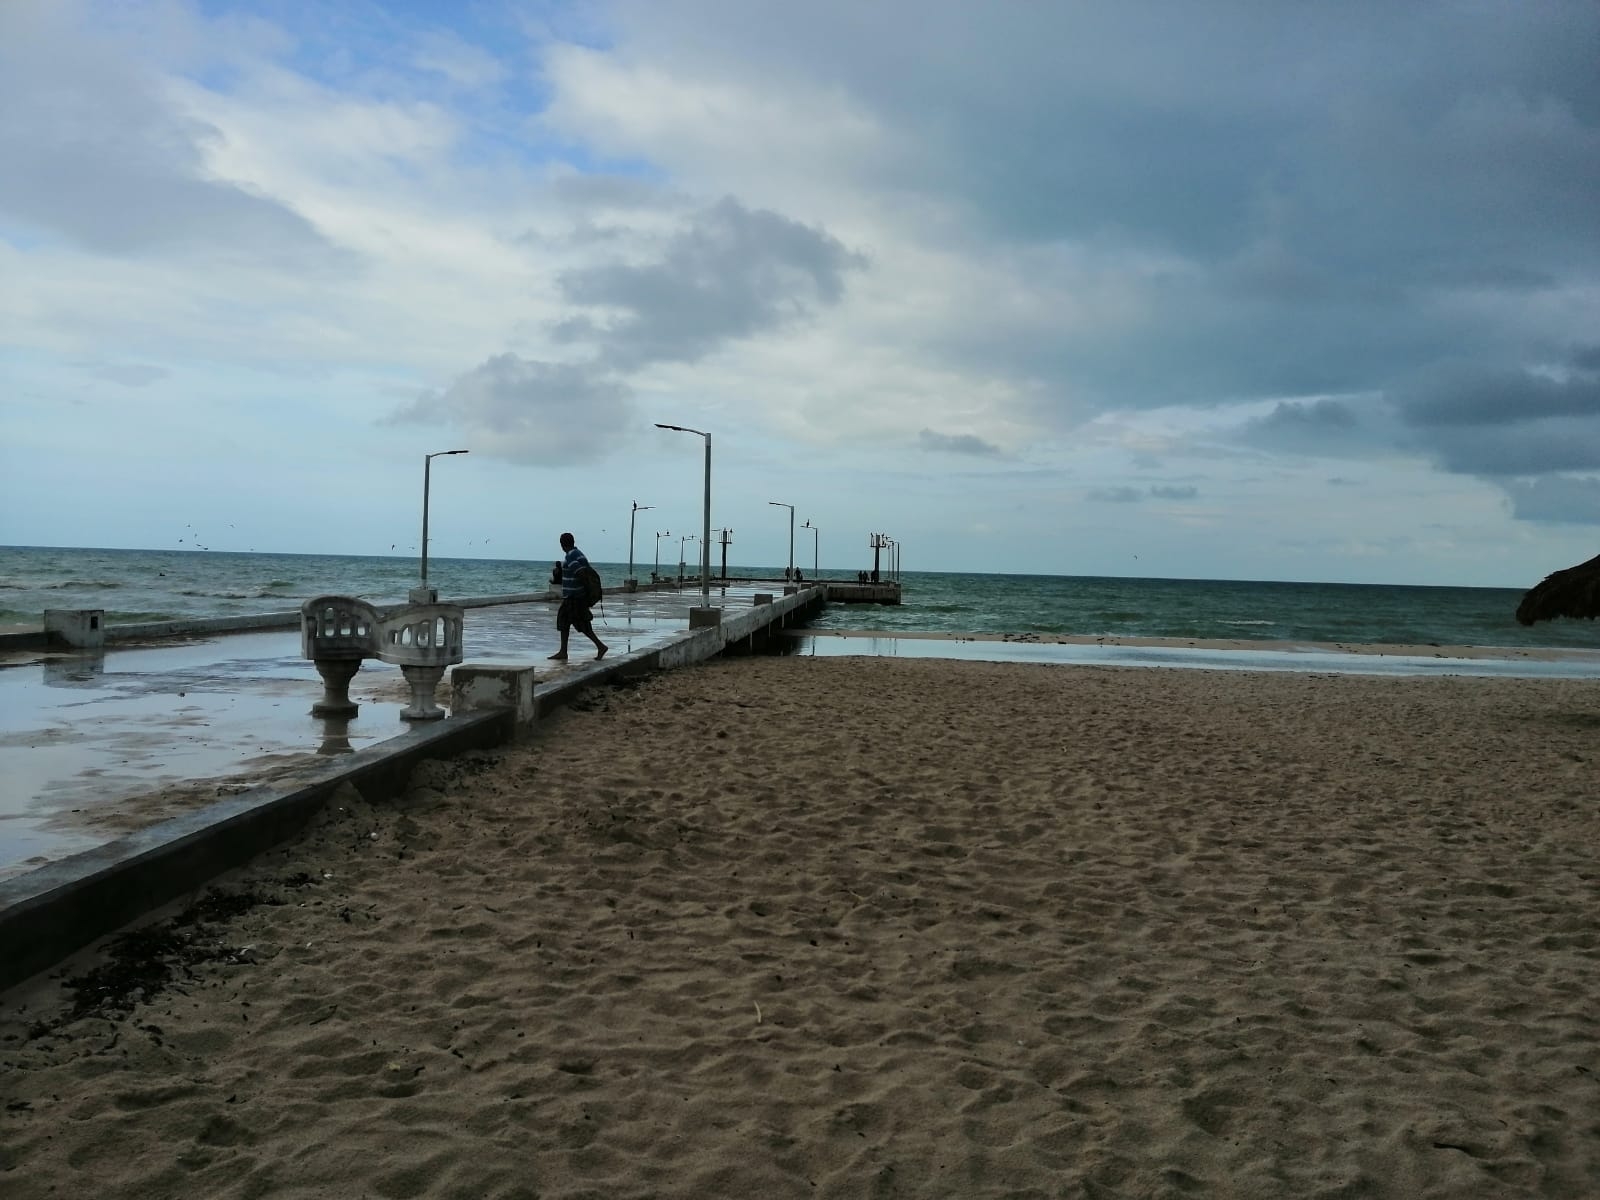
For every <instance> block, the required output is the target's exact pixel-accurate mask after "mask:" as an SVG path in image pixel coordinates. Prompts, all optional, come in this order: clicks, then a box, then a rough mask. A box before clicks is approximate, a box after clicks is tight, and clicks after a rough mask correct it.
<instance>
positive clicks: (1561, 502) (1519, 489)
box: [1506, 476, 1600, 525]
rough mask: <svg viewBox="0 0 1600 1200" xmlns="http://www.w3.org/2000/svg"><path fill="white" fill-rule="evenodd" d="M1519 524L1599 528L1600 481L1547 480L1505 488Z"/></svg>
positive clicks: (1592, 479)
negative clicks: (1530, 523) (1532, 522)
mask: <svg viewBox="0 0 1600 1200" xmlns="http://www.w3.org/2000/svg"><path fill="white" fill-rule="evenodd" d="M1506 493H1507V494H1508V495H1509V496H1510V498H1511V504H1512V508H1513V510H1514V513H1515V515H1516V517H1517V519H1518V520H1520V521H1538V522H1541V523H1547V524H1562V523H1566V524H1575V525H1600V479H1595V478H1587V477H1581V476H1580V477H1572V476H1550V477H1546V478H1542V479H1529V480H1516V481H1513V482H1511V483H1508V484H1507V485H1506Z"/></svg>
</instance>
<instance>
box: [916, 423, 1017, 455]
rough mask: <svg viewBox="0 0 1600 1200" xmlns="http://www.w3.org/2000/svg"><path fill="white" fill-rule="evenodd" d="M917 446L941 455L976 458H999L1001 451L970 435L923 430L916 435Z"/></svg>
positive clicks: (997, 447)
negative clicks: (963, 455) (964, 455)
mask: <svg viewBox="0 0 1600 1200" xmlns="http://www.w3.org/2000/svg"><path fill="white" fill-rule="evenodd" d="M917 445H918V446H920V447H921V448H922V449H924V450H930V451H935V452H937V453H941V454H968V455H972V456H973V457H976V458H999V457H1001V456H1002V453H1003V452H1002V451H1001V449H1000V447H999V446H996V445H995V444H994V443H992V442H986V441H984V440H983V439H982V438H981V437H978V436H976V435H975V434H970V433H958V434H949V433H937V432H935V431H934V430H932V429H924V430H922V431H921V432H920V433H918V434H917Z"/></svg>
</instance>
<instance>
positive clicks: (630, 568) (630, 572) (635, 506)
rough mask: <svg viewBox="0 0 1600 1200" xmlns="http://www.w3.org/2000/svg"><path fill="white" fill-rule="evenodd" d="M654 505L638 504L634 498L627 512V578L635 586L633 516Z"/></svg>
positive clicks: (647, 510)
mask: <svg viewBox="0 0 1600 1200" xmlns="http://www.w3.org/2000/svg"><path fill="white" fill-rule="evenodd" d="M654 507H655V505H654V504H640V503H639V502H638V501H637V500H635V501H634V502H633V511H632V512H630V513H629V514H628V578H629V579H630V580H633V586H635V587H637V586H638V583H639V581H638V580H637V579H634V578H633V522H634V518H635V517H637V516H638V515H639V514H640V513H642V512H649V511H650V510H651V509H652V508H654ZM657 545H660V543H659V542H658V543H657Z"/></svg>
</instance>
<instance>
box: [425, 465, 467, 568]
mask: <svg viewBox="0 0 1600 1200" xmlns="http://www.w3.org/2000/svg"><path fill="white" fill-rule="evenodd" d="M467 453H470V452H469V451H466V450H435V451H434V452H433V453H432V454H424V455H423V456H422V586H423V587H427V586H428V491H429V487H430V485H431V483H432V475H433V460H434V459H436V458H447V457H448V456H450V455H452V454H467Z"/></svg>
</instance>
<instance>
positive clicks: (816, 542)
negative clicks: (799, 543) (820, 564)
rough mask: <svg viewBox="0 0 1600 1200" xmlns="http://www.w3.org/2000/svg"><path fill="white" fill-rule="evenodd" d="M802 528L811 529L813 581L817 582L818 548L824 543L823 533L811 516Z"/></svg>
mask: <svg viewBox="0 0 1600 1200" xmlns="http://www.w3.org/2000/svg"><path fill="white" fill-rule="evenodd" d="M800 528H801V529H809V530H811V582H812V583H815V582H816V581H817V559H818V553H817V550H818V547H819V546H820V545H821V544H822V534H821V533H820V532H819V531H818V530H817V527H816V526H815V525H813V524H812V523H811V518H810V517H807V518H806V523H805V524H804V525H802V526H800Z"/></svg>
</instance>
